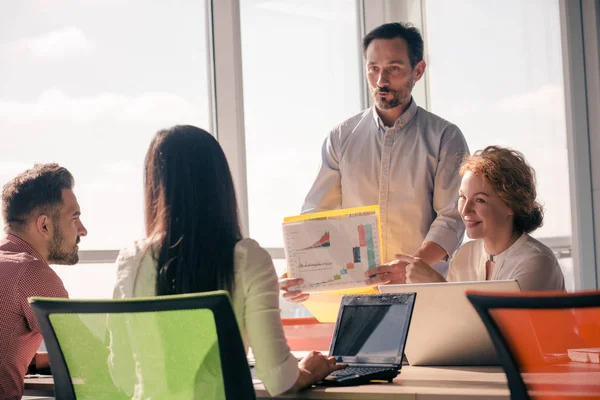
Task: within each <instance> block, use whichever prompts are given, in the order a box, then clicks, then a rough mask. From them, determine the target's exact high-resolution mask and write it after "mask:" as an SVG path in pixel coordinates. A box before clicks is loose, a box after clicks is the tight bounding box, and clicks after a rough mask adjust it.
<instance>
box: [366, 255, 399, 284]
mask: <svg viewBox="0 0 600 400" xmlns="http://www.w3.org/2000/svg"><path fill="white" fill-rule="evenodd" d="M407 264H408V263H407V262H405V261H400V260H395V261H390V262H389V263H387V264H383V265H380V266H379V267H377V268H373V269H370V270H368V271H367V272H365V278H369V279H367V280H366V281H365V285H367V286H377V285H387V284H392V283H406V266H407Z"/></svg>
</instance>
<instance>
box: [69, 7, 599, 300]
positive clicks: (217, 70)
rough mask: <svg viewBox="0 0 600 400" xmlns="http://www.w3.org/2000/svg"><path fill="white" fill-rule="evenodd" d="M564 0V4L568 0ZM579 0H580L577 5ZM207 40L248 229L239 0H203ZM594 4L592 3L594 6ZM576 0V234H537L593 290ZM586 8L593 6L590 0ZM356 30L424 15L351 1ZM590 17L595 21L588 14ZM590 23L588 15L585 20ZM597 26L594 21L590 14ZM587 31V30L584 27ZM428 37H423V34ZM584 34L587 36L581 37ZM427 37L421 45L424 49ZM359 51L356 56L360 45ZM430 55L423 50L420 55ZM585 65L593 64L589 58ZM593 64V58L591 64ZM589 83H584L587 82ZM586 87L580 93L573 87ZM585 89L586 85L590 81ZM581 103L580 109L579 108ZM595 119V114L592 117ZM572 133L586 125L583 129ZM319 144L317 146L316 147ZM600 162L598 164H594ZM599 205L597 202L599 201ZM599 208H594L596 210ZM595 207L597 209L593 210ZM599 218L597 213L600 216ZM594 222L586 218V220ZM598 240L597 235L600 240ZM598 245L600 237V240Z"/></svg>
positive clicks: (570, 54)
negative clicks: (353, 4) (569, 259)
mask: <svg viewBox="0 0 600 400" xmlns="http://www.w3.org/2000/svg"><path fill="white" fill-rule="evenodd" d="M567 3H568V4H567ZM574 3H577V4H574ZM205 5H206V8H207V12H206V30H207V35H206V38H207V39H206V40H207V41H208V46H207V49H208V54H207V60H208V68H207V70H208V75H209V76H208V82H209V85H208V86H209V94H210V101H209V106H210V117H211V125H210V131H211V132H212V133H213V134H214V135H215V136H216V138H217V139H218V141H219V142H220V144H221V146H222V147H223V150H224V152H225V155H226V156H227V159H228V161H229V165H230V169H231V173H232V175H233V180H234V184H235V187H236V191H237V198H238V207H239V214H240V223H241V227H242V233H243V234H244V235H245V236H247V235H248V233H249V216H248V182H247V173H246V145H245V126H244V104H243V73H242V69H243V67H242V53H241V26H240V25H241V24H240V4H239V0H218V1H217V0H205ZM592 6H593V5H592ZM582 7H586V6H585V4H584V5H582V3H581V0H579V1H577V2H575V1H571V0H560V11H561V32H562V36H563V43H562V45H563V67H564V70H565V92H566V104H565V107H566V113H567V125H568V129H567V131H568V132H567V137H568V148H569V165H570V179H571V204H572V211H571V212H572V220H573V237H572V238H571V237H547V238H541V239H540V240H541V241H542V242H543V243H545V244H546V245H547V246H549V247H550V248H551V249H552V250H553V251H554V252H555V254H556V255H557V257H559V258H566V257H570V256H571V251H573V265H574V273H575V277H574V279H575V289H576V290H580V289H584V288H585V289H596V288H597V287H598V279H599V277H600V264H597V261H598V260H597V259H596V255H595V248H596V247H595V241H594V237H595V236H594V223H593V221H594V213H593V209H594V207H593V198H592V182H591V167H590V163H591V161H590V158H591V157H590V140H589V139H590V131H589V127H588V119H589V116H588V114H587V106H588V104H590V99H589V98H588V97H586V94H585V85H586V82H585V75H584V74H581V75H580V74H579V73H581V72H582V71H583V72H585V62H586V60H585V59H584V48H583V44H584V38H583V36H582V33H581V32H582V27H583V22H582V21H583V19H582V18H583V16H582ZM587 7H590V6H589V5H588V6H587ZM356 9H357V18H358V24H357V25H358V31H357V36H358V37H359V38H362V36H364V35H365V34H366V33H367V32H368V31H369V30H371V29H373V28H374V27H376V26H378V25H380V24H382V23H386V22H390V21H398V20H410V21H418V22H417V23H415V25H416V26H417V27H418V28H420V29H422V30H423V29H425V28H426V15H425V11H426V10H425V7H424V2H423V0H368V1H367V0H356ZM593 22H594V21H593ZM587 24H588V29H591V28H589V25H590V22H589V21H588V22H587ZM595 24H596V25H595V27H596V28H597V27H598V20H597V19H596V20H595ZM588 36H589V33H588ZM425 40H426V38H425ZM586 40H587V38H586ZM427 48H428V47H427V43H425V49H427ZM357 56H358V57H359V59H360V60H361V64H362V54H361V52H360V51H359V52H358V54H357ZM425 57H426V58H427V54H426V55H425ZM588 68H590V66H589V65H588ZM596 68H597V63H596ZM360 71H361V72H360V74H361V78H360V82H356V85H359V86H360V93H361V105H362V106H363V108H366V107H369V106H370V105H371V100H370V96H369V90H368V86H367V82H366V79H365V76H364V69H362V68H361V69H360ZM590 85H591V84H589V83H588V86H590ZM581 88H584V89H583V92H584V93H583V94H581V93H580V91H578V90H577V89H581ZM587 89H588V91H589V90H590V88H589V87H588V88H587ZM415 90H416V92H415V93H414V96H415V98H416V99H417V101H418V102H419V104H421V105H423V107H424V108H427V106H428V104H429V93H430V87H429V79H428V72H427V71H426V72H425V75H424V78H423V83H422V84H420V86H418V87H416V88H415ZM582 109H583V110H586V111H585V112H583V111H581V110H582ZM596 119H598V116H596ZM575 132H585V133H586V135H582V134H578V135H576V134H575ZM315 151H318V149H315ZM599 168H600V167H598V168H596V169H597V170H598V169H599ZM597 207H600V205H598V206H597ZM597 211H598V210H597ZM596 214H600V212H597V213H596ZM598 218H600V217H598ZM590 221H591V222H590ZM597 240H598V241H600V235H599V237H598V239H597ZM599 246H600V244H599ZM267 251H268V252H269V254H270V255H271V257H272V258H274V259H284V258H285V254H284V249H283V248H281V247H277V248H268V249H267ZM79 253H80V263H82V264H86V263H88V264H89V263H111V262H114V261H115V259H116V257H117V254H118V249H117V250H114V249H109V250H82V251H80V252H79Z"/></svg>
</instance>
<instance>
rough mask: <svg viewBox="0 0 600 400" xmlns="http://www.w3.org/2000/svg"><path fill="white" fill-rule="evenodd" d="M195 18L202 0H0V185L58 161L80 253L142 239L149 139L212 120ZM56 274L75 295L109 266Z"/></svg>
mask: <svg viewBox="0 0 600 400" xmlns="http://www.w3.org/2000/svg"><path fill="white" fill-rule="evenodd" d="M204 21H205V4H204V2H203V1H185V2H176V3H170V2H169V3H167V2H147V1H142V0H136V1H127V2H123V1H112V0H110V1H99V0H98V1H96V0H94V1H85V2H81V1H78V0H64V1H60V2H54V1H35V0H27V1H18V2H6V3H3V4H2V12H1V13H0V136H1V142H2V158H1V159H0V182H2V183H5V182H7V181H8V180H9V179H11V178H12V177H14V176H15V175H16V174H17V173H19V172H21V171H23V170H25V169H27V168H29V167H30V166H32V165H33V163H35V162H51V161H53V162H58V163H60V164H61V165H64V166H65V167H67V168H68V169H69V170H70V171H71V172H72V173H73V175H74V176H75V181H76V186H75V194H76V195H77V197H78V200H79V203H80V205H81V209H82V221H83V223H84V224H85V225H86V227H87V228H88V232H89V233H88V236H87V237H86V238H83V239H82V240H81V245H80V247H81V249H82V250H91V249H94V250H98V249H102V250H104V249H120V248H122V247H123V246H126V245H128V244H130V243H132V241H133V240H135V239H137V238H140V237H142V236H143V234H144V227H143V200H142V166H143V160H144V155H145V152H146V150H147V148H148V145H149V143H150V139H151V137H152V136H153V135H154V133H155V132H156V131H157V130H159V129H161V128H164V127H168V126H171V125H173V124H186V123H187V124H194V125H198V126H201V127H204V128H206V129H208V128H209V126H208V121H209V117H208V116H209V107H208V85H207V76H208V75H207V61H206V59H207V57H206V34H205V22H204ZM0 227H1V222H0ZM57 271H58V272H59V275H61V276H62V277H63V279H64V280H65V281H66V282H67V283H69V282H79V285H76V284H67V288H68V289H69V290H70V291H71V295H75V297H76V296H77V295H85V294H90V295H91V296H92V297H99V296H101V295H103V294H105V295H107V296H109V295H110V294H111V293H112V284H113V282H114V270H113V268H111V267H110V265H96V266H87V265H86V266H77V267H68V268H67V267H58V268H57ZM80 289H81V290H80Z"/></svg>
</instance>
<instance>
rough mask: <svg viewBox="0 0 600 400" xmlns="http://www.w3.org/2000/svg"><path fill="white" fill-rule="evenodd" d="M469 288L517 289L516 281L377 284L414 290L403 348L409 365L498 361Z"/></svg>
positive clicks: (389, 288)
mask: <svg viewBox="0 0 600 400" xmlns="http://www.w3.org/2000/svg"><path fill="white" fill-rule="evenodd" d="M469 289H472V290H478V291H493V292H518V291H520V289H519V284H518V283H517V281H516V280H510V281H479V282H446V283H424V284H405V285H381V286H379V291H380V292H381V293H388V294H392V293H397V294H398V293H413V292H414V293H417V298H418V301H417V302H416V304H415V309H414V313H413V317H412V322H411V328H410V332H409V334H408V340H407V341H406V349H405V354H406V358H407V359H408V363H409V364H410V365H499V364H500V360H499V359H498V357H497V355H496V350H495V349H494V345H493V343H492V340H491V339H490V336H489V334H488V332H487V330H486V328H485V325H484V324H483V322H482V321H481V319H480V318H479V315H478V314H477V312H476V311H475V309H474V308H473V306H472V305H471V303H470V302H469V300H468V299H467V296H466V295H465V291H466V290H469Z"/></svg>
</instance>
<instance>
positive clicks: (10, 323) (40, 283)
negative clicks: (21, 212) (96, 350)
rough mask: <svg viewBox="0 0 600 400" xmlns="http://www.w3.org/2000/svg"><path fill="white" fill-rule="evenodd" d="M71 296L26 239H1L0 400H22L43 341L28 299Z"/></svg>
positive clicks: (11, 237)
mask: <svg viewBox="0 0 600 400" xmlns="http://www.w3.org/2000/svg"><path fill="white" fill-rule="evenodd" d="M32 296H43V297H68V293H67V291H66V290H65V287H64V286H63V283H62V281H61V280H60V278H59V277H58V275H56V273H55V272H54V271H53V270H52V269H51V268H50V266H49V265H48V263H46V261H44V259H43V258H42V257H41V256H40V255H39V254H38V252H37V251H35V250H34V249H33V247H31V246H30V245H29V244H27V243H26V242H25V241H24V240H22V239H20V238H18V237H16V236H14V235H7V236H6V237H4V238H2V239H0V399H20V398H21V396H22V395H23V380H24V378H25V373H26V372H27V367H28V366H29V363H30V362H31V360H32V359H33V356H34V355H35V353H36V351H37V349H38V347H39V346H40V344H41V342H42V335H41V334H40V331H39V328H38V325H37V322H36V320H35V317H34V316H33V312H32V311H31V307H30V306H29V303H28V302H27V298H28V297H32Z"/></svg>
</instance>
